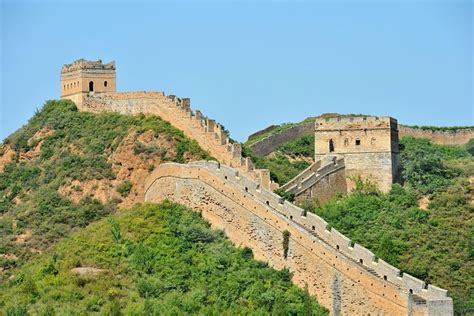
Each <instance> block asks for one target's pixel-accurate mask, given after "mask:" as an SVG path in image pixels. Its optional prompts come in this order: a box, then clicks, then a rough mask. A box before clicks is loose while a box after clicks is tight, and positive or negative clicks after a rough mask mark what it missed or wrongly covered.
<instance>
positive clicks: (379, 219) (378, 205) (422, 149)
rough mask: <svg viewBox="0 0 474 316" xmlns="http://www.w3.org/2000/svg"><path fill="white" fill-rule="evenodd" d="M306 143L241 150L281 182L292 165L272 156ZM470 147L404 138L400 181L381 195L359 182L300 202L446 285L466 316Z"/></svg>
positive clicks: (470, 266)
mask: <svg viewBox="0 0 474 316" xmlns="http://www.w3.org/2000/svg"><path fill="white" fill-rule="evenodd" d="M308 139H310V140H308ZM313 139H314V138H313ZM308 142H312V139H311V136H303V137H301V138H298V139H295V140H292V141H290V142H285V143H283V144H281V145H279V146H278V148H277V149H276V151H274V152H273V153H272V154H270V155H267V156H265V157H255V156H254V155H252V152H251V150H250V149H247V150H248V152H249V156H251V157H253V159H254V160H255V161H256V162H257V164H262V165H265V166H266V167H268V168H269V169H270V171H271V173H272V176H274V178H275V179H279V180H280V179H286V178H285V173H284V172H288V170H292V169H291V168H287V169H282V168H281V166H282V164H278V165H276V166H274V165H273V163H274V157H284V158H285V157H288V159H287V161H284V158H280V160H283V161H284V163H286V164H291V163H290V161H289V159H293V164H294V161H298V159H300V160H302V159H305V158H306V157H311V155H312V152H307V153H306V152H305V151H304V150H303V149H305V148H308V147H307V146H304V145H303V146H301V145H302V144H305V143H308ZM473 148H474V143H473V141H471V142H469V143H468V144H467V145H465V146H448V145H435V144H432V143H430V142H429V141H428V140H425V139H416V138H412V137H407V138H403V139H402V140H401V142H400V150H401V154H400V156H401V161H402V165H403V169H404V171H403V177H404V179H405V184H404V186H400V185H394V186H393V188H392V190H391V192H389V193H387V194H384V193H381V192H379V191H378V190H377V189H376V188H375V187H374V185H372V184H371V183H363V182H359V183H358V189H357V190H356V191H355V192H354V193H353V194H350V195H349V196H342V195H338V196H335V197H334V198H333V199H332V200H331V201H329V202H328V203H326V204H324V205H323V206H321V205H319V204H318V203H314V202H310V201H306V202H303V203H301V205H300V206H301V207H303V208H305V209H306V210H307V211H310V212H314V213H316V214H318V215H320V216H321V217H322V218H324V219H325V220H326V221H327V222H328V223H329V224H330V225H331V226H332V227H335V228H336V229H338V230H339V231H341V232H342V233H344V234H345V235H346V236H348V237H350V238H351V239H352V240H353V241H355V242H358V243H360V244H362V245H364V246H366V247H367V248H369V249H371V250H372V251H373V252H374V253H375V254H376V255H377V256H378V257H380V258H383V259H384V260H386V261H387V262H389V263H391V264H392V265H394V266H396V267H398V268H400V269H401V270H402V271H406V272H408V273H410V274H411V275H414V276H416V277H418V278H420V279H423V280H426V281H427V282H429V283H434V284H437V285H438V286H440V287H443V288H445V289H448V291H449V293H450V295H452V297H453V298H454V302H455V311H456V313H457V314H459V315H464V314H465V313H467V312H468V311H472V310H474V295H473V293H474V288H473V284H474V279H473V276H474V263H473V262H474V261H473V259H474V251H473V250H474V218H473V214H474V206H473V201H474V198H473V192H474V182H473V179H474V158H473V156H472V155H473V153H474V150H473ZM298 157H299V158H298ZM294 172H295V173H296V170H294ZM281 183H282V182H280V184H281ZM287 198H290V199H291V197H287Z"/></svg>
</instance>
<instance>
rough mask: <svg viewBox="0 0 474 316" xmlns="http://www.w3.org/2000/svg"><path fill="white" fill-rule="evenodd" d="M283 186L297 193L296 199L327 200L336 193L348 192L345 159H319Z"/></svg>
mask: <svg viewBox="0 0 474 316" xmlns="http://www.w3.org/2000/svg"><path fill="white" fill-rule="evenodd" d="M281 188H282V189H283V190H285V192H289V193H293V194H295V197H296V201H301V200H305V199H312V200H317V201H319V202H325V201H327V200H328V199H330V198H331V197H332V196H333V195H334V193H337V192H340V193H347V181H346V169H345V164H344V159H337V157H326V159H323V160H318V161H316V162H315V163H313V164H312V165H311V166H309V167H308V168H307V169H305V170H303V171H302V172H301V173H300V174H299V175H297V176H296V177H295V178H293V179H291V180H290V181H289V182H288V183H286V184H285V185H283V186H281Z"/></svg>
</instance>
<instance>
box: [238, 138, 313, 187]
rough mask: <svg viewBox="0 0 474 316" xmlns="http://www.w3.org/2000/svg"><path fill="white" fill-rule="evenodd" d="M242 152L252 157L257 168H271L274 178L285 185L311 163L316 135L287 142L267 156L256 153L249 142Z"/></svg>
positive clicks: (271, 174)
mask: <svg viewBox="0 0 474 316" xmlns="http://www.w3.org/2000/svg"><path fill="white" fill-rule="evenodd" d="M242 153H243V155H244V156H245V157H250V158H251V159H252V162H253V163H254V165H255V167H256V168H260V169H269V170H270V177H271V178H272V180H273V181H275V182H277V183H279V184H280V185H283V184H285V183H287V182H288V181H290V180H291V179H293V178H294V177H296V176H297V175H298V174H299V173H300V172H301V171H303V170H304V169H306V168H308V167H309V165H310V164H311V163H310V161H311V160H312V158H313V156H314V135H308V136H303V137H300V138H298V139H295V140H292V141H289V142H285V143H283V144H281V145H280V146H278V147H277V149H276V150H275V152H273V153H271V154H270V155H267V156H265V157H258V156H256V155H254V154H253V153H252V150H251V149H250V147H249V146H248V144H243V149H242Z"/></svg>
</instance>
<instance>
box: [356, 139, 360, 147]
mask: <svg viewBox="0 0 474 316" xmlns="http://www.w3.org/2000/svg"><path fill="white" fill-rule="evenodd" d="M359 145H360V139H358V138H356V146H359Z"/></svg>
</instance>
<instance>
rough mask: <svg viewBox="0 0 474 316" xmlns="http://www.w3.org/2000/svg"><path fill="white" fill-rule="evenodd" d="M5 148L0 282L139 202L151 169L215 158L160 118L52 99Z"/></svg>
mask: <svg viewBox="0 0 474 316" xmlns="http://www.w3.org/2000/svg"><path fill="white" fill-rule="evenodd" d="M132 136H133V137H132ZM145 136H146V137H148V139H149V140H150V142H149V143H151V144H154V145H150V144H149V143H148V142H147V145H146V146H145V145H143V143H142V142H140V137H145ZM136 147H139V148H138V149H139V151H138V152H134V149H136ZM143 147H144V148H145V149H144V150H143ZM2 148H3V150H2V152H1V153H0V156H2V158H8V157H6V156H7V155H9V162H8V161H5V162H4V163H5V165H4V166H3V167H4V169H3V172H0V267H1V270H6V271H3V273H2V272H1V271H0V282H1V279H3V278H6V277H7V276H8V271H7V270H8V269H10V268H12V267H15V266H19V265H22V264H23V263H24V262H26V261H27V260H28V259H29V258H30V257H32V256H34V255H36V254H37V253H40V252H42V251H44V250H45V249H47V248H48V247H49V246H51V245H52V244H54V243H55V242H56V241H58V240H59V239H61V238H62V237H64V236H67V235H68V234H69V233H70V232H71V231H73V230H76V229H80V228H82V227H85V226H87V225H88V224H89V223H91V222H93V221H95V220H97V219H100V218H102V217H104V216H107V215H109V214H111V213H114V212H115V210H116V209H117V206H118V205H119V206H123V202H124V201H125V200H127V201H129V202H130V203H128V204H133V202H134V201H137V200H140V186H141V185H142V182H143V179H144V177H145V176H146V175H147V174H148V173H149V172H151V170H152V169H153V166H155V165H157V164H159V163H161V162H165V161H176V162H186V161H190V160H199V159H206V158H209V156H208V155H207V153H206V152H204V151H203V150H202V149H201V148H200V147H199V146H198V145H197V143H196V142H194V141H192V140H190V139H188V138H186V137H185V136H184V134H183V133H182V132H181V131H179V130H177V129H175V128H174V127H172V126H171V125H170V124H169V123H168V122H165V121H163V120H161V119H160V118H158V117H154V116H147V117H145V116H124V115H120V114H116V113H103V114H92V113H86V112H78V111H77V108H76V106H75V105H74V104H73V103H72V102H70V101H66V100H62V101H49V102H47V103H46V104H45V106H44V107H43V108H42V109H41V110H40V111H38V112H37V113H36V114H35V115H34V116H33V117H32V118H31V119H30V121H29V122H28V124H27V125H25V126H24V127H22V128H21V129H19V130H18V131H16V132H15V133H14V134H12V135H11V136H10V137H8V138H7V139H6V140H5V141H4V144H2Z"/></svg>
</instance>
